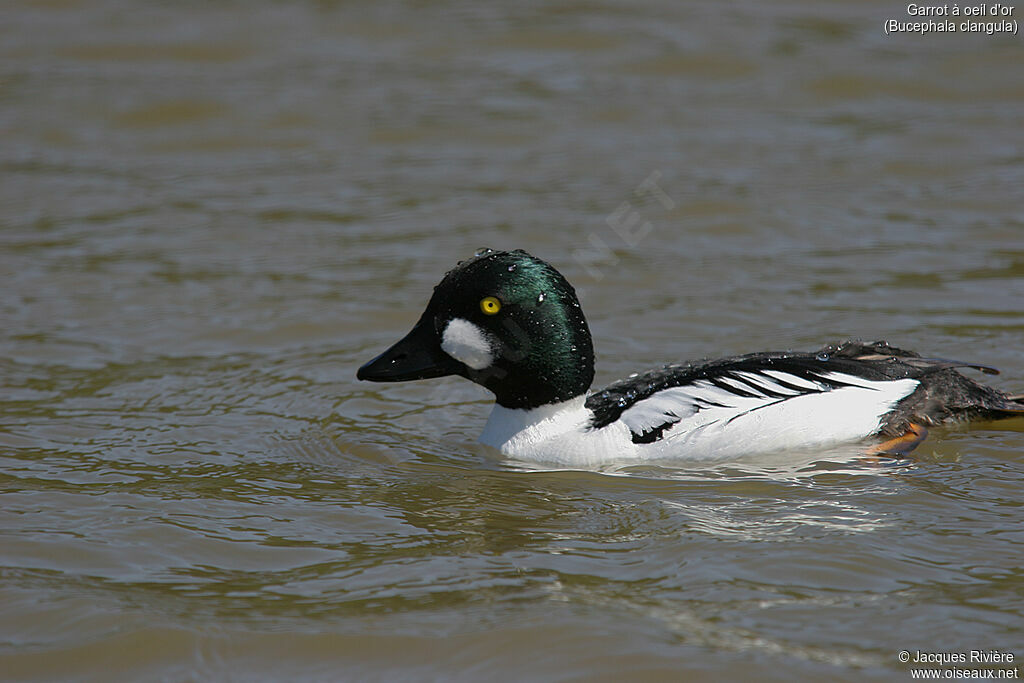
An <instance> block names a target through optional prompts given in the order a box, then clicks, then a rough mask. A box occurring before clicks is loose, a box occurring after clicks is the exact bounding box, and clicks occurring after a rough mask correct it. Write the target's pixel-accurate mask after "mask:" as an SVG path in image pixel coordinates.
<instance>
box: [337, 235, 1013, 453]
mask: <svg viewBox="0 0 1024 683" xmlns="http://www.w3.org/2000/svg"><path fill="white" fill-rule="evenodd" d="M957 368H973V369H976V370H979V371H981V372H983V373H987V374H998V371H997V370H996V369H995V368H992V367H989V366H986V365H979V364H975V363H966V362H960V361H954V360H948V359H942V358H927V357H922V356H921V355H920V354H917V353H914V352H911V351H905V350H903V349H899V348H896V347H894V346H890V345H889V344H888V343H887V342H884V341H876V342H862V341H853V340H850V341H843V342H840V343H835V344H830V345H827V346H824V347H823V348H821V349H818V350H816V351H810V352H794V351H779V352H774V351H770V352H758V353H750V354H746V355H740V356H731V357H727V358H720V359H714V360H699V361H691V362H684V363H670V364H666V365H663V366H661V367H658V368H654V369H651V370H647V371H645V372H639V373H635V374H632V375H630V376H629V377H628V378H626V379H622V380H619V381H617V382H614V383H612V384H611V385H609V386H607V387H605V388H604V389H601V390H598V391H591V384H592V382H593V379H594V346H593V341H592V338H591V335H590V329H589V327H588V325H587V320H586V318H585V317H584V315H583V310H582V308H581V306H580V302H579V299H578V298H577V295H576V291H575V290H574V289H573V287H572V285H570V284H569V282H568V281H567V280H566V278H565V277H563V276H562V274H561V273H559V272H558V271H557V270H556V269H555V268H554V267H553V266H551V265H550V264H548V263H547V262H545V261H543V260H541V259H539V258H536V257H534V256H531V255H530V254H529V253H527V252H525V251H523V250H515V251H496V250H492V249H482V250H479V251H477V252H476V254H475V255H474V256H473V257H472V258H469V259H467V260H464V261H460V262H458V264H457V265H456V266H455V267H454V268H453V269H451V270H450V271H448V272H447V273H446V274H445V276H444V277H443V278H442V280H441V282H440V283H438V284H437V285H436V286H435V287H434V291H433V294H432V296H431V297H430V300H429V302H428V303H427V305H426V308H425V309H424V311H423V313H422V315H421V316H420V318H419V321H418V322H416V324H415V325H414V326H413V327H412V330H411V331H410V332H409V333H408V334H407V335H405V336H404V337H402V338H401V339H400V340H399V341H397V342H396V343H395V344H394V345H392V346H391V347H390V348H388V349H387V350H386V351H384V352H383V353H381V354H380V355H378V356H377V357H375V358H373V359H372V360H370V361H369V362H367V363H366V364H365V365H363V366H362V367H360V368H359V369H358V371H357V373H356V376H357V378H358V379H359V380H365V381H370V382H404V381H410V380H425V379H432V378H437V377H445V376H449V375H455V376H459V377H464V378H466V379H468V380H470V381H472V382H475V383H476V384H479V385H481V386H482V387H484V388H486V389H487V390H489V391H490V392H491V393H493V394H494V406H493V408H492V410H491V414H490V417H489V418H488V420H487V423H486V425H485V427H484V429H483V432H482V434H481V436H480V441H481V442H482V443H483V444H485V445H487V446H490V447H493V448H495V449H497V450H499V451H500V452H501V453H502V454H504V455H505V456H507V457H509V458H513V459H516V460H521V461H528V462H533V463H545V464H552V465H560V466H571V467H597V466H602V465H607V464H610V463H635V462H638V461H662V460H670V461H691V462H698V461H699V462H723V461H729V460H734V459H738V458H742V457H745V456H749V455H755V454H767V453H774V452H784V451H806V450H809V449H827V448H830V447H836V446H839V445H841V444H846V443H855V442H863V443H865V444H866V446H865V448H866V452H867V453H870V454H872V455H895V456H898V455H905V454H907V453H909V452H910V451H912V450H913V449H914V448H915V447H916V446H917V445H919V444H920V443H921V442H922V441H924V439H925V438H926V436H927V434H928V428H929V427H933V426H936V425H941V424H945V423H951V422H961V421H967V420H993V419H1000V418H1009V417H1020V416H1024V394H1022V395H1008V394H1006V393H1003V392H1001V391H998V390H996V389H994V388H992V387H990V386H987V385H985V384H981V383H978V382H976V381H974V380H972V379H970V378H968V377H966V376H964V375H963V374H961V373H960V372H959V371H958V370H957Z"/></svg>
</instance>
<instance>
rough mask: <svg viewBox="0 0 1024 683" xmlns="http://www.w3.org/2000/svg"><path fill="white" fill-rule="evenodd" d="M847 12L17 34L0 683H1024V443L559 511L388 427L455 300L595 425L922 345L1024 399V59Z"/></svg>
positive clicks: (9, 144) (8, 50)
mask: <svg viewBox="0 0 1024 683" xmlns="http://www.w3.org/2000/svg"><path fill="white" fill-rule="evenodd" d="M901 12H903V8H901V7H898V6H896V5H890V4H885V3H846V4H833V3H829V4H827V5H826V4H822V3H813V2H799V1H794V2H765V3H756V4H755V3H750V4H743V3H728V4H722V3H718V2H696V3H687V4H685V5H684V4H677V3H668V2H655V1H652V2H646V3H633V4H630V5H629V6H628V7H627V6H626V5H613V4H601V3H577V4H574V5H551V4H549V3H537V4H522V3H521V4H516V5H514V6H513V5H509V6H508V7H491V6H489V5H487V4H483V5H481V4H471V3H457V2H443V3H442V2H438V3H430V4H426V5H424V4H418V3H405V4H403V3H373V4H367V3H363V4H348V3H331V2H320V3H313V2H305V3H303V2H293V3H269V2H249V3H217V4H216V5H209V4H206V3H169V4H168V3H157V2H141V3H130V4H128V3H123V2H116V1H111V2H105V3H104V2H95V3H79V2H71V1H59V2H47V3H36V2H32V3H29V2H22V3H9V4H8V5H7V6H6V7H5V9H4V10H2V12H0V13H2V21H0V36H2V40H0V55H2V59H0V103H2V104H0V130H2V131H3V140H4V143H3V144H2V145H0V174H2V178H3V181H2V183H0V209H2V211H0V276H2V282H3V285H4V286H3V291H4V295H5V296H4V297H3V299H2V301H0V320H2V322H3V325H2V327H0V378H2V386H3V390H2V392H0V482H2V489H0V491H2V493H0V495H2V504H0V517H2V524H0V529H2V531H0V534H2V542H0V604H2V605H3V609H2V610H0V678H3V679H5V680H17V681H44V680H46V681H49V680H103V681H110V680H126V681H127V680H130V681H187V680H196V681H199V680H239V681H241V680H244V681H260V680H265V681H278V680H295V681H328V680H387V681H394V680H467V681H468V680H481V679H488V680H517V679H518V680H525V679H530V680H624V679H627V678H628V679H629V680H638V681H639V680H679V679H684V680H685V679H707V678H714V679H717V680H730V679H732V680H736V679H752V678H755V677H756V678H757V679H758V680H779V681H789V680H822V679H824V678H828V679H835V680H894V679H895V680H903V679H906V678H909V673H908V672H907V669H908V666H907V665H904V664H901V663H900V662H899V661H898V652H899V651H900V650H903V649H906V650H910V651H914V650H917V649H922V650H926V651H933V652H950V651H957V652H959V651H966V650H969V649H975V648H980V649H996V650H1001V651H1006V652H1013V653H1014V654H1015V655H1016V656H1017V658H1018V659H1019V658H1020V657H1024V649H1022V646H1021V642H1022V633H1024V620H1022V619H1021V617H1022V613H1024V598H1022V595H1024V574H1022V571H1021V558H1022V557H1024V535H1022V532H1021V530H1020V529H1021V510H1022V506H1024V493H1022V491H1024V456H1022V451H1024V425H1022V421H1020V420H1018V421H1011V422H1003V423H999V424H988V425H981V426H979V427H977V428H975V429H972V430H938V431H935V432H933V434H932V436H931V438H929V439H928V441H926V442H925V443H924V444H923V445H922V446H921V447H920V448H919V449H918V451H917V452H916V454H915V457H914V458H913V459H911V460H907V461H897V462H884V463H867V462H860V461H857V460H856V459H852V458H851V457H850V456H851V454H850V452H849V451H844V450H839V451H831V452H826V453H814V454H808V455H804V456H801V457H799V458H797V457H795V456H791V457H788V458H764V459H760V460H752V461H748V462H740V463H732V464H728V465H721V466H716V467H705V468H696V467H686V466H675V467H674V466H670V465H667V464H662V465H660V466H651V465H648V466H632V467H618V468H609V469H608V470H606V471H602V472H573V471H536V470H530V469H528V468H523V467H520V466H517V465H516V464H514V463H509V462H505V461H503V460H502V459H501V458H500V457H498V456H496V455H495V454H494V453H493V452H490V451H488V450H486V449H485V448H484V447H482V446H479V445H477V444H476V442H475V440H476V436H477V434H478V433H479V431H480V430H481V428H482V426H483V422H484V420H485V417H486V413H487V409H488V406H487V397H486V395H485V394H484V393H483V391H482V390H480V389H478V388H477V387H475V386H473V385H471V384H469V383H466V382H464V381H460V380H458V379H444V380H434V381H430V382H420V383H409V384H402V385H372V384H367V383H358V382H356V381H355V370H356V368H357V367H358V366H359V365H360V364H361V363H363V362H365V361H366V360H368V359H369V358H370V357H372V356H373V355H375V354H376V353H378V352H380V351H381V350H383V349H384V348H385V347H386V345H388V344H390V343H391V342H393V341H394V340H396V339H397V338H398V336H399V335H401V334H404V333H405V332H406V331H407V330H408V328H409V327H410V326H411V324H412V323H413V322H414V321H415V319H416V318H417V317H418V315H419V313H420V311H421V310H422V307H423V305H424V303H425V302H426V300H427V298H428V296H429V294H430V291H431V287H432V286H433V285H434V284H435V283H436V282H437V281H438V280H439V279H440V277H441V275H442V274H443V273H444V271H445V270H446V269H447V268H449V267H451V266H452V265H453V264H454V262H455V261H456V260H458V259H460V258H465V257H467V256H469V255H471V254H472V253H473V252H474V251H476V250H477V249H478V248H480V247H492V248H517V247H521V248H525V249H527V250H529V251H531V252H532V253H534V254H536V255H538V256H540V257H542V258H545V259H547V260H549V261H551V262H552V263H553V264H554V265H556V267H558V268H559V269H561V270H562V271H563V272H564V273H565V274H566V276H567V277H568V278H569V279H570V280H571V281H572V282H574V283H575V284H576V286H577V289H578V290H579V292H580V295H581V300H582V304H583V307H584V309H585V310H586V312H587V315H588V317H589V319H590V321H591V324H592V328H593V332H594V336H595V344H596V350H597V354H598V378H597V384H598V385H601V384H604V383H607V382H609V381H612V380H614V379H616V378H619V377H624V376H626V375H628V374H630V373H632V372H636V371H638V370H642V369H645V368H647V367H650V366H652V365H656V364H659V363H662V362H666V361H677V360H684V359H690V358H698V357H703V356H719V355H726V354H733V353H743V352H749V351H754V350H763V349H784V348H802V349H812V348H817V347H820V346H821V345H823V344H825V343H828V342H833V341H836V340H839V339H842V338H846V337H850V336H853V337H861V338H868V339H874V338H887V339H889V341H891V342H892V343H893V344H895V345H902V346H907V347H910V348H916V349H918V350H920V351H922V352H924V353H926V354H930V355H938V356H943V357H952V358H964V359H966V360H972V361H977V362H982V363H988V364H992V365H995V366H997V367H999V368H1001V369H1002V370H1003V374H1002V375H1000V376H999V377H994V378H989V377H985V379H986V381H989V382H991V383H992V384H994V385H995V386H998V387H1000V388H1003V389H1007V390H1011V389H1012V390H1016V391H1021V390H1024V350H1022V345H1021V332H1022V330H1024V307H1022V305H1021V301H1024V296H1022V295H1024V230H1022V229H1024V213H1022V209H1021V206H1022V202H1021V198H1022V195H1021V187H1024V139H1022V137H1021V128H1022V126H1021V124H1022V121H1024V89H1022V83H1024V82H1022V80H1021V76H1020V74H1021V73H1022V71H1021V66H1022V65H1024V52H1022V50H1021V43H1020V39H1019V38H1015V37H1012V36H1009V37H1008V36H1005V35H1003V36H1000V35H996V36H985V35H980V36H979V35H974V36H959V35H930V36H908V35H901V36H896V35H890V36H885V35H884V34H883V33H882V22H883V20H884V19H886V18H887V17H890V16H892V17H895V18H899V19H901V20H906V17H902V16H898V15H899V14H900V13H901Z"/></svg>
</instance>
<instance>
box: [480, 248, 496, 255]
mask: <svg viewBox="0 0 1024 683" xmlns="http://www.w3.org/2000/svg"><path fill="white" fill-rule="evenodd" d="M492 253H494V250H493V249H491V248H489V247H480V248H479V249H477V250H476V255H477V256H483V255H484V254H492Z"/></svg>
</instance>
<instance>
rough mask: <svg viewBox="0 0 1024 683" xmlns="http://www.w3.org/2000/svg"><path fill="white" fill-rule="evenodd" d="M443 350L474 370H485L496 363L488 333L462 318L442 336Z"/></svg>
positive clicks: (451, 325) (456, 320)
mask: <svg viewBox="0 0 1024 683" xmlns="http://www.w3.org/2000/svg"><path fill="white" fill-rule="evenodd" d="M441 350H442V351H444V352H445V353H447V354H448V355H449V356H451V357H452V358H454V359H455V360H457V361H459V362H461V363H465V364H466V365H467V366H469V367H471V368H473V369H474V370H483V369H484V368H486V367H488V366H489V365H490V364H491V363H492V362H494V353H493V351H491V344H490V342H489V341H487V333H486V332H484V331H483V330H481V329H480V328H479V327H477V326H476V325H474V324H473V323H471V322H469V321H468V320H464V319H462V318H454V319H452V321H451V322H449V323H448V325H447V326H446V327H445V328H444V333H443V334H442V335H441Z"/></svg>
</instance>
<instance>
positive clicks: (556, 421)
mask: <svg viewBox="0 0 1024 683" xmlns="http://www.w3.org/2000/svg"><path fill="white" fill-rule="evenodd" d="M586 399H587V397H586V395H584V394H581V395H579V396H576V397H574V398H571V399H569V400H567V401H562V402H560V403H549V404H547V405H543V406H539V407H537V408H506V407H505V406H503V405H500V404H497V403H495V404H494V409H493V410H491V416H490V418H488V420H487V425H486V426H485V427H484V431H483V433H482V434H481V435H480V442H481V443H483V444H486V445H488V446H492V447H494V448H497V449H499V450H507V448H506V444H509V443H510V442H513V441H515V440H522V439H536V440H540V439H542V438H547V437H549V436H551V435H553V434H556V433H559V432H562V431H566V430H568V429H570V428H572V427H573V426H575V425H577V424H579V423H580V422H581V421H582V420H584V419H585V417H586V412H587V408H586V407H585V405H584V403H585V402H586Z"/></svg>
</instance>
